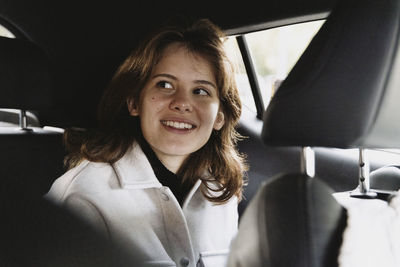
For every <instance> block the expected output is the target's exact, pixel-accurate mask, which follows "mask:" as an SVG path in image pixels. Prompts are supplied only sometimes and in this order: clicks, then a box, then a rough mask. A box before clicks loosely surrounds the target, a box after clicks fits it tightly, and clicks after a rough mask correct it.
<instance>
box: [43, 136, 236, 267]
mask: <svg viewBox="0 0 400 267" xmlns="http://www.w3.org/2000/svg"><path fill="white" fill-rule="evenodd" d="M200 184H201V182H200V181H198V182H197V183H196V184H195V185H194V187H193V188H192V190H191V191H190V192H189V194H188V195H187V197H186V199H185V201H184V203H183V205H182V207H181V206H180V205H179V203H178V201H177V200H176V198H175V196H174V195H173V194H172V192H171V190H170V189H169V188H168V187H165V186H163V185H162V184H161V183H160V182H159V181H158V180H157V178H156V176H155V174H154V172H153V169H152V167H151V165H150V163H149V161H148V160H147V158H146V156H145V154H144V153H143V151H142V150H141V148H140V146H139V145H138V144H137V143H135V144H133V146H132V148H131V149H130V150H129V151H128V152H127V153H126V154H125V155H124V156H123V157H122V158H121V159H120V160H118V161H117V162H116V163H114V164H108V163H94V162H89V161H84V162H82V163H81V164H80V165H79V166H77V167H75V168H73V169H71V170H69V171H68V172H67V173H65V174H64V175H63V176H61V177H60V178H58V179H57V180H56V181H55V182H54V184H53V185H52V187H51V189H50V191H49V192H48V193H47V195H46V196H45V197H46V198H47V199H49V200H51V201H52V202H54V203H56V204H58V205H60V206H62V207H65V208H67V209H68V210H71V211H72V212H74V213H76V214H77V215H78V216H80V217H81V218H83V219H85V220H86V221H88V222H89V223H90V224H92V225H93V226H94V227H95V228H96V229H97V230H99V231H101V232H102V233H104V234H106V235H107V236H108V237H109V238H110V239H111V241H113V242H116V243H117V244H118V245H122V246H123V247H124V249H126V250H127V251H132V253H137V252H138V253H140V254H143V257H144V261H145V263H146V264H145V266H147V265H148V266H191V267H195V266H206V267H207V266H218V267H221V266H224V265H225V261H226V257H227V253H228V248H229V246H230V243H231V240H232V239H233V237H234V236H235V235H236V232H237V223H238V213H237V199H236V198H232V199H231V200H230V201H229V202H228V203H226V204H223V205H216V204H213V203H211V202H209V201H208V200H207V199H206V198H205V197H204V196H203V195H202V193H201V191H200V188H199V187H200Z"/></svg>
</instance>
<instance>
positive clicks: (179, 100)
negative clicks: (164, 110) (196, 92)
mask: <svg viewBox="0 0 400 267" xmlns="http://www.w3.org/2000/svg"><path fill="white" fill-rule="evenodd" d="M169 107H170V109H172V110H175V111H178V112H180V113H185V112H192V110H193V107H192V104H191V102H190V97H189V96H188V95H187V93H186V92H177V93H176V94H175V95H174V97H173V99H172V100H171V103H170V106H169Z"/></svg>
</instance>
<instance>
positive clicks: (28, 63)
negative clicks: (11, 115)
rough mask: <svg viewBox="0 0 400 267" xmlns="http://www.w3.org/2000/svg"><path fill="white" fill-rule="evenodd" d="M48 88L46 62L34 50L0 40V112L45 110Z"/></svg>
mask: <svg viewBox="0 0 400 267" xmlns="http://www.w3.org/2000/svg"><path fill="white" fill-rule="evenodd" d="M51 84H52V83H51V77H50V72H49V62H48V60H47V57H46V55H45V53H44V52H43V51H42V50H41V49H40V48H39V47H38V46H36V45H34V44H33V43H31V42H29V41H26V40H20V39H11V38H5V37H0V108H16V109H24V110H41V109H46V108H49V107H51V106H52V104H53V98H52V90H51V89H52V88H51Z"/></svg>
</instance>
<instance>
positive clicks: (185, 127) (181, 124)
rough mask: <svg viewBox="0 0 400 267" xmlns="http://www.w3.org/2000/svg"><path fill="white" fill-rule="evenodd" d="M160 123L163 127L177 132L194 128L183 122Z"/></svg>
mask: <svg viewBox="0 0 400 267" xmlns="http://www.w3.org/2000/svg"><path fill="white" fill-rule="evenodd" d="M161 123H162V124H163V125H165V126H168V127H171V128H174V129H178V130H191V129H194V128H196V125H194V124H192V123H189V122H183V121H176V120H162V121H161Z"/></svg>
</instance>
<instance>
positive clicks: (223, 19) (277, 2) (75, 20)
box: [0, 0, 336, 127]
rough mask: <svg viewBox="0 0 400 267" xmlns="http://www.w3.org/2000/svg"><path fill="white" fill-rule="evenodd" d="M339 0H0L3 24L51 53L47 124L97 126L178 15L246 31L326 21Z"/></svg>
mask: <svg viewBox="0 0 400 267" xmlns="http://www.w3.org/2000/svg"><path fill="white" fill-rule="evenodd" d="M335 2H336V0H269V1H268V0H266V1H253V0H250V1H249V0H247V1H241V2H234V1H224V0H222V1H216V0H214V1H210V0H203V1H196V2H191V1H174V0H171V1H151V0H147V1H142V0H140V1H122V0H114V1H62V2H61V1H52V0H37V1H28V0H0V19H1V20H2V21H1V22H0V23H1V24H3V25H8V26H9V27H12V28H14V33H15V34H16V35H17V37H20V38H27V39H28V40H31V41H32V42H34V43H35V44H37V45H39V46H40V47H41V48H42V49H43V50H44V51H45V52H46V54H47V55H48V57H49V61H50V66H51V74H52V76H53V77H54V78H53V90H54V94H55V105H54V107H53V108H52V109H51V110H45V111H40V114H39V117H40V119H41V122H42V124H43V125H51V126H59V127H69V126H75V127H92V126H94V125H95V111H96V106H97V103H98V100H99V98H100V95H101V92H102V90H103V89H104V88H105V87H106V86H107V84H108V82H109V80H110V79H111V77H112V75H113V72H114V71H115V69H116V68H117V66H118V65H119V64H120V63H121V62H122V60H123V59H124V58H125V57H126V56H127V55H128V54H129V52H130V50H131V49H132V48H133V47H134V46H135V44H136V43H137V42H138V40H140V39H141V38H142V36H143V35H144V34H145V33H147V32H148V31H149V30H151V29H152V28H153V27H155V26H157V25H159V24H161V23H162V22H163V21H165V19H167V18H169V17H171V16H174V15H175V14H184V15H185V16H188V17H199V18H200V17H207V18H210V19H211V20H212V21H213V22H215V23H216V24H218V25H219V26H221V28H222V29H224V30H225V31H226V32H227V33H228V34H240V33H246V32H250V31H255V30H260V29H264V28H270V27H274V26H278V25H284V24H289V23H294V22H298V21H305V20H312V19H317V18H323V17H326V15H327V14H328V13H329V11H330V10H331V8H332V6H333V5H334V4H335Z"/></svg>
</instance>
